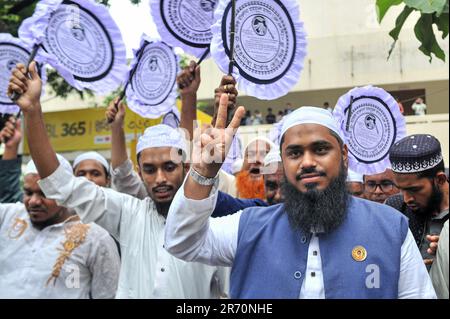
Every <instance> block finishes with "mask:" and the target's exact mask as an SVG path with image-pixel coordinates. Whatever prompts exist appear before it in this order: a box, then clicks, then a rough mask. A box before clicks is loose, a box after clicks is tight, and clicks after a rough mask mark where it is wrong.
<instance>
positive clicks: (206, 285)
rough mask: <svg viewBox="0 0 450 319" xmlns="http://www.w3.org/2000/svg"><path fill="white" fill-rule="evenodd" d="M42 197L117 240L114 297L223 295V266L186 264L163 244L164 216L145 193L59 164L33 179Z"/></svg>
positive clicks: (197, 296) (201, 296) (208, 296)
mask: <svg viewBox="0 0 450 319" xmlns="http://www.w3.org/2000/svg"><path fill="white" fill-rule="evenodd" d="M39 184H40V186H41V188H42V190H43V192H44V193H45V195H46V196H47V197H48V198H51V199H55V200H56V201H57V202H58V204H60V205H61V206H65V207H70V208H73V209H75V211H76V212H77V214H78V215H79V216H80V218H81V219H82V220H83V221H84V222H96V223H97V224H98V225H100V226H102V227H104V228H105V229H106V230H107V231H109V232H110V234H112V235H113V236H114V237H115V238H116V239H117V240H118V241H119V242H120V248H121V253H122V265H121V270H120V277H119V288H118V290H117V295H116V297H117V298H175V299H178V298H198V299H204V298H218V297H220V296H222V295H224V294H225V289H226V288H225V285H226V281H225V279H224V276H225V275H223V272H224V269H223V268H218V267H211V266H207V265H204V264H200V263H187V262H185V261H182V260H180V259H177V258H175V257H173V256H172V255H170V254H169V253H168V252H167V251H166V250H165V249H164V229H165V219H164V218H163V217H162V216H160V215H159V214H158V212H157V210H156V207H155V205H154V202H153V201H152V200H151V199H150V198H148V197H147V198H145V199H143V200H140V199H138V198H135V197H133V196H130V195H126V194H122V193H118V192H116V191H114V190H112V189H107V188H102V187H99V186H97V185H95V184H94V183H92V182H89V181H88V180H87V179H85V178H76V177H74V176H72V175H70V174H68V173H67V172H65V171H64V170H63V169H61V167H59V168H58V169H57V170H56V171H55V172H54V173H53V174H52V175H50V176H49V177H47V178H45V179H42V180H41V181H40V182H39Z"/></svg>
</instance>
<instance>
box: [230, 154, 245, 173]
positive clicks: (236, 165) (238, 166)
mask: <svg viewBox="0 0 450 319" xmlns="http://www.w3.org/2000/svg"><path fill="white" fill-rule="evenodd" d="M242 165H244V160H243V159H242V158H238V159H237V160H235V161H234V162H233V164H232V165H231V174H233V175H234V174H236V173H239V172H240V171H241V170H242Z"/></svg>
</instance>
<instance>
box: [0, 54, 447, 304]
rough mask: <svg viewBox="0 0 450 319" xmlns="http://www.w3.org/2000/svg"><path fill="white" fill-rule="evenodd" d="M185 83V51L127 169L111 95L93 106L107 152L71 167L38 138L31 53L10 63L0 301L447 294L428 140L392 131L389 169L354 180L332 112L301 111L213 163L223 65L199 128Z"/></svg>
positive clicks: (190, 71)
mask: <svg viewBox="0 0 450 319" xmlns="http://www.w3.org/2000/svg"><path fill="white" fill-rule="evenodd" d="M200 81H201V74H200V67H199V66H197V65H196V64H195V63H194V62H192V63H191V64H190V65H189V66H188V67H187V68H185V69H184V70H183V72H182V73H181V74H180V75H179V76H178V78H177V82H178V86H179V93H180V99H181V102H182V109H181V121H180V127H179V128H174V127H170V126H168V125H164V124H160V125H156V126H152V127H149V128H147V129H146V130H145V133H144V134H143V135H142V136H141V137H140V138H139V141H138V143H137V150H136V154H137V158H136V160H137V163H138V165H137V167H136V170H135V168H134V167H133V162H132V160H131V159H130V158H129V157H128V153H127V148H126V143H125V133H124V118H125V107H126V105H125V104H124V103H122V102H120V103H118V100H115V101H113V102H111V104H110V105H109V107H108V108H107V111H106V118H107V119H108V120H109V122H110V123H111V130H112V132H111V137H112V143H111V145H112V149H111V161H110V163H108V161H107V160H106V159H105V158H104V157H103V156H101V155H100V154H98V153H96V152H87V153H83V154H81V155H80V156H78V157H77V158H76V159H75V161H74V162H73V164H72V165H71V164H70V163H69V162H68V161H67V160H65V159H64V158H63V157H62V156H60V155H59V154H56V153H55V151H54V150H53V148H52V145H51V143H50V140H49V138H48V136H47V132H46V128H45V123H44V120H43V116H42V108H41V104H40V94H41V86H42V82H41V80H40V78H39V75H38V73H37V72H36V65H35V63H34V62H33V63H31V65H30V68H29V75H27V70H26V68H25V67H24V65H18V66H17V68H16V69H14V70H13V73H12V76H11V79H10V82H9V87H8V94H9V95H11V94H12V92H17V93H19V94H20V97H19V99H18V100H17V101H16V103H17V105H18V106H19V107H20V108H21V111H22V113H23V120H24V121H25V123H23V124H24V125H23V127H24V128H25V129H24V130H25V132H22V130H21V127H22V123H21V120H20V119H15V118H14V117H11V118H10V119H9V120H8V122H7V123H6V125H5V127H4V128H3V130H2V131H1V132H0V141H1V142H2V143H4V147H5V151H4V154H3V157H2V159H1V160H0V202H1V203H0V298H176V299H178V298H180V299H181V298H186V299H193V298H200V299H201V298H245V299H246V298H291V299H298V298H309V299H321V298H352V299H353V298H355V299H361V298H377V299H379V298H389V299H396V298H431V299H433V298H436V297H438V298H446V299H448V298H449V295H448V271H449V265H448V262H449V257H448V248H449V244H448V207H449V205H448V195H449V194H448V192H449V184H448V177H447V176H446V174H445V166H444V161H443V157H442V150H441V145H440V142H439V141H438V140H437V139H436V138H434V137H433V136H431V135H427V134H424V135H413V136H408V137H406V138H404V139H402V140H401V141H399V142H397V143H395V144H394V145H393V147H392V149H391V151H390V155H389V157H390V162H391V167H389V168H388V167H386V170H385V172H383V173H381V174H376V175H365V176H361V175H358V174H357V173H355V172H353V171H351V170H350V169H349V167H348V155H349V154H348V153H349V151H348V147H347V145H346V143H345V139H344V138H343V136H342V134H341V132H340V130H339V126H338V124H337V123H336V121H335V119H334V118H333V115H332V113H331V112H330V111H328V110H325V109H323V108H318V107H301V108H298V109H296V110H293V111H292V112H291V113H289V114H288V115H286V116H285V117H284V119H283V121H282V122H281V123H280V124H279V125H280V127H279V130H278V132H279V133H278V134H277V136H276V138H275V139H274V140H272V139H269V138H267V137H257V138H256V139H253V140H251V141H250V142H249V143H247V145H245V146H244V147H243V152H242V156H241V157H239V158H236V157H233V158H232V160H231V163H230V165H228V166H227V165H225V164H223V163H227V160H228V162H230V156H231V155H230V154H231V153H233V150H234V148H235V146H236V145H240V143H241V141H240V140H239V136H238V134H236V132H237V130H238V128H239V126H240V125H241V123H242V122H243V118H244V117H245V113H246V111H245V109H244V108H243V107H238V108H236V103H237V96H238V92H237V89H236V83H235V81H234V79H233V78H232V77H229V76H224V77H223V78H222V80H221V82H220V85H219V87H218V88H217V89H216V91H215V100H216V103H215V112H214V117H213V120H212V123H211V125H204V126H203V127H200V128H194V126H193V123H194V121H195V120H196V112H195V111H196V104H197V100H196V96H197V95H196V93H197V90H198V88H199V85H200ZM116 105H117V107H116ZM232 111H233V117H232V118H231V120H230V119H229V116H228V113H229V112H232ZM23 135H24V136H26V137H27V139H28V145H29V149H30V153H31V157H32V161H30V162H29V163H28V164H27V165H26V169H25V171H24V172H23V174H24V183H23V187H21V186H20V175H21V173H22V172H21V157H20V156H19V155H18V146H19V144H20V142H21V140H22V137H23ZM222 164H223V165H222Z"/></svg>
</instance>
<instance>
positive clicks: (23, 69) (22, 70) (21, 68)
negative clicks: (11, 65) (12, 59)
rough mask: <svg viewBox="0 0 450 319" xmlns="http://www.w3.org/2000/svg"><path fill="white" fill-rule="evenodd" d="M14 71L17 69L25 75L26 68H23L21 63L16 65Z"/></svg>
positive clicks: (23, 65)
mask: <svg viewBox="0 0 450 319" xmlns="http://www.w3.org/2000/svg"><path fill="white" fill-rule="evenodd" d="M16 69H18V70H19V71H20V72H22V73H23V74H27V68H26V67H25V64H23V63H17V64H16Z"/></svg>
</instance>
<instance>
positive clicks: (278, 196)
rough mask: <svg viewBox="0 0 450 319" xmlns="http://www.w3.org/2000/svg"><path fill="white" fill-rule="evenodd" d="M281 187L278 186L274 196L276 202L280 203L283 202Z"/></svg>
mask: <svg viewBox="0 0 450 319" xmlns="http://www.w3.org/2000/svg"><path fill="white" fill-rule="evenodd" d="M281 198H282V197H281V189H280V188H278V189H277V192H276V193H275V196H274V198H273V199H274V202H275V203H280V202H281Z"/></svg>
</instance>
